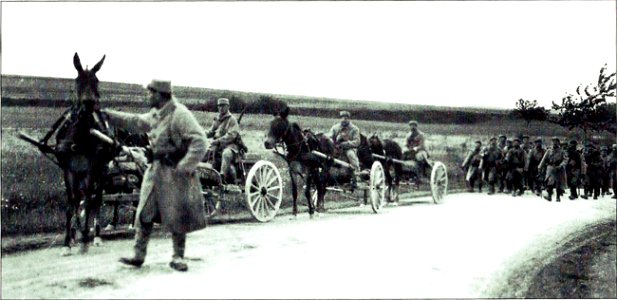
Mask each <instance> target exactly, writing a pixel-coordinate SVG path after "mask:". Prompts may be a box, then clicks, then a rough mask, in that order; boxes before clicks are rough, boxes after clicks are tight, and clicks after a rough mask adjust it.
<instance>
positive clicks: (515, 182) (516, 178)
mask: <svg viewBox="0 0 617 300" xmlns="http://www.w3.org/2000/svg"><path fill="white" fill-rule="evenodd" d="M512 144H513V146H512V148H511V149H510V150H508V152H507V153H506V157H505V159H504V161H505V162H506V165H507V166H508V176H509V178H508V179H509V181H510V185H511V186H512V196H513V197H514V196H520V195H522V194H523V192H524V187H523V169H524V167H525V150H523V148H521V141H520V140H519V139H518V138H514V139H513V140H512Z"/></svg>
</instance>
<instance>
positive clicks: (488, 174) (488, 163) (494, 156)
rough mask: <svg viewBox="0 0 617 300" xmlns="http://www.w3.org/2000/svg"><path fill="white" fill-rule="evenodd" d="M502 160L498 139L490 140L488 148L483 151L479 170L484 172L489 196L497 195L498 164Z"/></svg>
mask: <svg viewBox="0 0 617 300" xmlns="http://www.w3.org/2000/svg"><path fill="white" fill-rule="evenodd" d="M501 159H502V153H501V149H499V147H498V146H497V139H496V138H494V137H493V138H491V139H490V140H489V146H488V148H484V149H483V151H482V160H481V161H480V166H479V168H480V169H481V170H482V171H483V172H484V180H485V181H486V182H487V183H488V194H489V195H492V194H495V184H496V183H497V182H498V181H499V172H498V171H497V164H498V163H500V161H501Z"/></svg>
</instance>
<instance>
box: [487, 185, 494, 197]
mask: <svg viewBox="0 0 617 300" xmlns="http://www.w3.org/2000/svg"><path fill="white" fill-rule="evenodd" d="M488 194H489V195H494V194H495V186H494V185H489V186H488Z"/></svg>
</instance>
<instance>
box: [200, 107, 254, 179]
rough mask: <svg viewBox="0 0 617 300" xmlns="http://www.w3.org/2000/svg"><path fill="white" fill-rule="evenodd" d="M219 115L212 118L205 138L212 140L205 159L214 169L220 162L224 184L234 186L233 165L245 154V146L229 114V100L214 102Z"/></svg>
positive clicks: (234, 172) (234, 170)
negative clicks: (210, 162)
mask: <svg viewBox="0 0 617 300" xmlns="http://www.w3.org/2000/svg"><path fill="white" fill-rule="evenodd" d="M216 105H217V107H218V111H219V115H218V116H216V117H215V118H214V121H213V123H212V126H211V127H210V130H208V132H207V133H206V137H208V138H212V139H213V140H212V142H211V143H210V148H209V149H208V154H207V155H206V158H207V160H208V161H212V162H215V163H214V168H216V166H218V162H220V168H219V170H220V172H221V175H222V177H223V180H224V181H225V183H226V184H234V183H235V181H236V178H238V177H237V174H236V173H237V171H236V168H235V167H234V165H233V163H234V162H236V161H237V159H238V158H240V157H242V156H243V154H244V153H245V152H246V146H244V143H243V142H242V139H241V137H240V126H239V125H238V121H237V120H236V118H235V117H234V116H233V115H232V114H231V113H230V112H229V99H227V98H219V99H218V100H217V101H216Z"/></svg>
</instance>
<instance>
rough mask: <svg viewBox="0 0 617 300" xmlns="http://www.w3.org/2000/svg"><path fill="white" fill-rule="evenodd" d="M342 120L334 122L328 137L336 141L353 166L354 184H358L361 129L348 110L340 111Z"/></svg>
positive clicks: (352, 177) (352, 179) (352, 180)
mask: <svg viewBox="0 0 617 300" xmlns="http://www.w3.org/2000/svg"><path fill="white" fill-rule="evenodd" d="M339 116H340V117H341V122H340V123H337V124H334V126H332V128H330V131H329V132H328V135H327V136H328V137H329V138H331V139H332V141H334V144H335V145H336V147H337V148H338V149H339V150H340V151H341V153H342V154H343V157H345V158H347V161H349V163H350V164H351V166H352V168H353V169H352V171H353V173H354V174H352V176H351V184H352V186H355V185H356V182H357V178H356V176H361V175H362V174H361V173H360V171H361V169H360V159H358V154H357V151H358V146H360V129H358V127H357V126H356V125H354V124H352V123H351V120H350V117H351V114H350V113H349V112H348V111H341V112H340V113H339Z"/></svg>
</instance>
